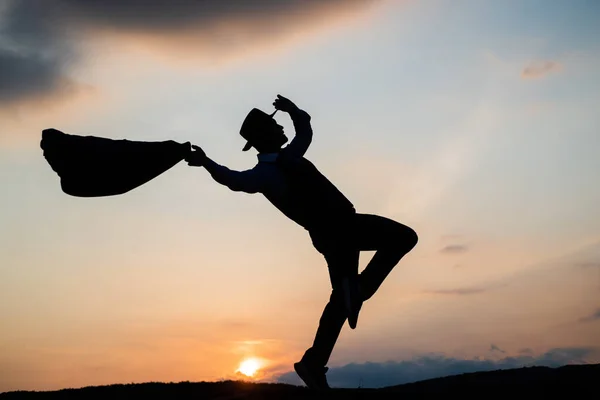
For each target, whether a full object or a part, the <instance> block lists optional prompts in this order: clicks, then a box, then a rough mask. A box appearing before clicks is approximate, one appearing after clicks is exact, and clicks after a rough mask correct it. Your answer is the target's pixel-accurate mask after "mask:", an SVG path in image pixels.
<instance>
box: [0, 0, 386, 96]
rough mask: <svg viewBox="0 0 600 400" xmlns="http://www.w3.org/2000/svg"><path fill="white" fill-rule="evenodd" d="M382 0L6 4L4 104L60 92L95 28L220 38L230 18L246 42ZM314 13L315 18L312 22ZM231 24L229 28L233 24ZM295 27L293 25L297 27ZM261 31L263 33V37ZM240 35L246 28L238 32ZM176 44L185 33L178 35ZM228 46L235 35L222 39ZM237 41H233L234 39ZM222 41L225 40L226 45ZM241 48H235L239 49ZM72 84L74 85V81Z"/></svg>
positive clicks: (34, 0)
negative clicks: (217, 28) (241, 24)
mask: <svg viewBox="0 0 600 400" xmlns="http://www.w3.org/2000/svg"><path fill="white" fill-rule="evenodd" d="M376 2H378V0H263V1H247V0H227V1H226V0H171V1H169V0H165V1H147V0H85V1H82V0H28V1H17V0H13V1H8V2H6V3H4V4H3V7H0V13H1V14H0V71H1V72H2V73H1V75H0V105H1V104H6V103H11V102H14V101H18V100H21V99H23V98H35V97H37V96H44V95H48V94H54V93H55V92H58V91H60V90H61V89H62V87H63V85H64V84H65V83H67V82H69V79H68V69H69V67H70V66H71V65H72V62H76V61H79V60H80V57H79V56H78V52H79V51H81V48H82V47H84V48H85V45H86V43H85V42H84V41H83V39H84V38H85V39H87V38H89V36H86V35H90V33H94V32H100V31H102V30H104V31H107V32H111V33H113V34H114V33H117V34H126V33H131V32H134V33H137V34H146V35H149V36H153V35H154V36H161V35H162V36H165V37H167V38H168V37H169V35H171V34H177V33H179V34H182V35H204V36H205V38H204V39H207V38H208V39H207V40H209V41H215V40H218V39H219V37H222V36H223V35H225V36H226V35H227V32H221V33H222V35H221V36H219V35H217V36H215V35H214V34H213V33H211V32H209V30H210V29H209V28H210V27H211V26H217V25H219V24H222V23H233V24H235V23H239V22H244V23H246V24H247V25H246V28H245V29H246V30H248V29H249V28H248V27H249V26H251V27H252V30H253V31H252V32H247V31H244V32H245V34H244V35H243V36H244V39H243V40H244V46H252V45H254V44H255V43H254V42H253V41H256V40H257V39H258V37H259V36H260V38H263V39H264V38H265V37H269V34H276V31H277V30H281V29H282V27H287V26H291V25H294V24H292V22H295V21H296V19H297V17H298V16H304V17H305V18H304V19H303V20H302V23H297V24H296V25H294V26H295V28H293V29H307V28H310V27H309V26H308V25H307V22H310V21H312V20H323V21H325V23H327V21H328V17H329V16H331V15H332V14H335V13H336V12H338V11H343V10H345V9H348V8H358V9H360V7H366V6H368V5H371V4H373V3H376ZM307 16H310V18H308V20H307V19H306V17H307ZM225 29H226V28H225ZM290 29H292V28H290ZM257 32H260V35H258V34H257ZM236 34H238V35H239V33H236ZM170 40H174V41H175V42H173V44H175V43H176V41H177V38H176V37H175V36H173V38H172V39H170ZM222 40H223V46H225V47H226V46H227V45H226V43H228V40H227V38H222ZM229 42H231V41H229ZM219 46H220V44H219ZM234 50H235V49H232V51H234ZM71 83H72V82H71Z"/></svg>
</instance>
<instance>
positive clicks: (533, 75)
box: [521, 61, 562, 79]
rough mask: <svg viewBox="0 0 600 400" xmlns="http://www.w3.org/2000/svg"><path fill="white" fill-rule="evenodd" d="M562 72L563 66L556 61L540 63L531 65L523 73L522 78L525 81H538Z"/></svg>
mask: <svg viewBox="0 0 600 400" xmlns="http://www.w3.org/2000/svg"><path fill="white" fill-rule="evenodd" d="M560 70H562V65H561V64H559V63H557V62H555V61H538V62H533V63H531V64H529V65H528V66H527V67H525V68H523V71H521V78H523V79H537V78H542V77H544V76H546V75H548V74H550V73H552V72H558V71H560Z"/></svg>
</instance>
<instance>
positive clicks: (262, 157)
mask: <svg viewBox="0 0 600 400" xmlns="http://www.w3.org/2000/svg"><path fill="white" fill-rule="evenodd" d="M278 155H279V153H259V154H258V155H257V157H258V161H263V162H275V160H277V156H278Z"/></svg>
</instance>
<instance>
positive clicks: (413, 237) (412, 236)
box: [404, 227, 419, 250]
mask: <svg viewBox="0 0 600 400" xmlns="http://www.w3.org/2000/svg"><path fill="white" fill-rule="evenodd" d="M404 241H405V243H406V245H407V246H408V250H412V249H413V247H415V246H416V245H417V243H418V242H419V236H418V235H417V232H415V230H414V229H412V228H409V227H406V233H405V239H404Z"/></svg>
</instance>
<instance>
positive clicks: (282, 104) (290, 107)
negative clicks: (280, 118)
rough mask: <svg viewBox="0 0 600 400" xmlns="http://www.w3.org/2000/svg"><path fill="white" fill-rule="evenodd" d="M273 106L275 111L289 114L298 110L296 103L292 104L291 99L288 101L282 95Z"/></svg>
mask: <svg viewBox="0 0 600 400" xmlns="http://www.w3.org/2000/svg"><path fill="white" fill-rule="evenodd" d="M273 106H275V109H277V110H281V111H284V112H287V113H289V112H293V111H295V110H297V109H298V107H297V106H296V105H295V104H294V103H292V102H291V100H290V99H287V98H285V97H283V96H282V95H280V94H278V95H277V98H276V99H275V101H274V102H273Z"/></svg>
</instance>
